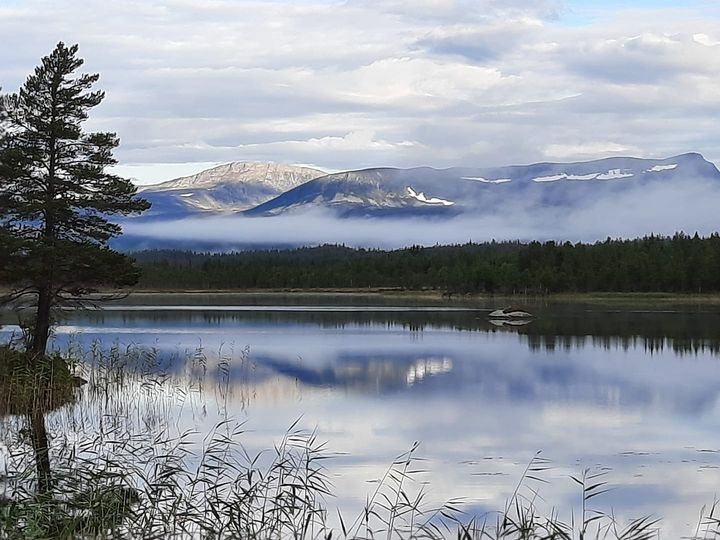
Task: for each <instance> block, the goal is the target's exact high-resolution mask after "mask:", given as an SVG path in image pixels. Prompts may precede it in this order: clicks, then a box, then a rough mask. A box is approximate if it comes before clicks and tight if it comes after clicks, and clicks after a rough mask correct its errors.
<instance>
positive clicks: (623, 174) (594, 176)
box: [532, 169, 635, 183]
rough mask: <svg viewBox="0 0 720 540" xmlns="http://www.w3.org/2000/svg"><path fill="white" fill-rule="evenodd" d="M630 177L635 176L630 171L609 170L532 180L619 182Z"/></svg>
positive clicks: (556, 175) (564, 174)
mask: <svg viewBox="0 0 720 540" xmlns="http://www.w3.org/2000/svg"><path fill="white" fill-rule="evenodd" d="M632 176H635V174H634V173H633V172H632V171H629V170H623V169H610V170H609V171H607V172H604V173H597V172H596V173H589V174H568V173H560V174H553V175H550V176H538V177H536V178H533V179H532V181H533V182H538V183H543V182H558V181H560V180H576V181H578V180H580V181H587V180H619V179H621V178H630V177H632Z"/></svg>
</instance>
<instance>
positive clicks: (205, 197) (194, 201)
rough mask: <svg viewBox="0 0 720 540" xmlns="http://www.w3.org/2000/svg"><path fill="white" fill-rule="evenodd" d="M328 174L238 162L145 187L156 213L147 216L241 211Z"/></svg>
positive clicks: (293, 167) (144, 194)
mask: <svg viewBox="0 0 720 540" xmlns="http://www.w3.org/2000/svg"><path fill="white" fill-rule="evenodd" d="M324 174H325V173H324V172H323V171H320V170H317V169H311V168H307V167H295V166H290V165H276V164H271V163H245V162H235V163H228V164H225V165H220V166H218V167H214V168H212V169H208V170H206V171H202V172H200V173H198V174H195V175H192V176H184V177H182V178H176V179H174V180H170V181H167V182H163V183H161V184H155V185H151V186H144V187H142V188H140V189H139V191H140V194H141V195H142V197H144V198H145V199H147V200H149V201H150V202H151V203H152V211H151V212H150V213H149V214H147V215H146V217H154V218H157V217H164V218H169V217H183V216H185V215H189V214H195V213H199V212H200V213H204V212H212V213H218V212H221V213H227V212H240V211H243V210H247V209H249V208H253V207H255V206H257V205H259V204H262V203H264V202H266V201H268V200H270V199H272V198H273V197H276V196H278V195H280V194H282V193H284V192H286V191H288V190H291V189H292V188H294V187H297V186H299V185H301V184H303V183H305V182H307V181H308V180H312V179H313V178H317V177H319V176H323V175H324Z"/></svg>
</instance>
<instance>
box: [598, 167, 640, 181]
mask: <svg viewBox="0 0 720 540" xmlns="http://www.w3.org/2000/svg"><path fill="white" fill-rule="evenodd" d="M633 176H635V174H634V173H633V172H631V171H626V170H622V169H611V170H609V171H608V172H606V173H603V174H599V175H598V177H597V179H598V180H620V179H622V178H631V177H633Z"/></svg>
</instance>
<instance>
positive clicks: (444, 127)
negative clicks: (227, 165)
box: [0, 0, 720, 175]
mask: <svg viewBox="0 0 720 540" xmlns="http://www.w3.org/2000/svg"><path fill="white" fill-rule="evenodd" d="M569 13H570V12H569V11H568V10H567V9H566V8H565V7H564V6H563V3H560V2H555V1H551V0H547V1H546V0H511V1H500V0H419V1H413V2H410V1H409V0H390V1H388V0H384V1H380V0H362V1H360V0H349V1H322V2H319V1H312V2H311V1H301V2H290V1H289V0H276V1H260V0H237V1H229V0H213V1H209V2H202V3H198V2H191V1H188V0H153V1H149V2H141V1H139V0H133V1H128V2H115V3H108V2H101V1H100V0H83V1H81V0H66V1H64V2H47V1H44V0H26V1H25V2H22V3H14V4H12V5H9V6H8V5H2V4H0V35H2V36H3V44H9V45H10V46H4V47H2V48H1V49H0V82H1V83H2V86H3V89H4V90H6V91H8V90H14V89H15V88H17V86H18V85H19V84H20V83H21V82H22V80H23V79H24V77H25V76H26V75H27V74H28V73H29V72H30V71H31V70H32V68H33V66H34V65H35V64H37V62H38V60H39V58H40V56H42V55H43V54H46V53H48V52H49V51H50V50H51V49H52V47H53V46H54V44H55V43H56V42H57V41H58V40H60V39H63V40H66V41H77V42H79V43H80V45H81V55H82V56H84V57H85V58H86V59H87V66H86V67H87V70H88V71H98V72H100V73H101V81H100V84H99V86H100V87H101V88H102V89H104V90H106V93H107V99H106V101H105V103H104V104H103V105H102V106H101V107H100V108H99V109H98V110H97V111H95V114H94V115H93V117H92V120H91V126H92V127H94V128H99V129H109V130H113V131H117V132H118V134H119V135H120V137H121V139H122V146H121V148H120V149H119V150H118V152H117V156H118V158H119V159H120V161H121V164H122V165H126V166H128V165H133V164H135V165H148V164H162V163H188V162H200V163H205V162H217V161H231V160H271V161H275V162H289V163H297V162H309V163H317V164H318V165H320V166H322V167H325V168H329V169H345V168H356V167H363V166H371V165H375V164H382V165H395V166H415V165H433V166H449V165H473V166H481V165H487V166H491V165H503V164H509V163H528V162H532V161H539V160H543V159H546V158H548V157H551V158H553V159H568V160H575V159H586V158H590V157H597V156H604V155H608V154H609V153H615V152H619V153H632V154H637V155H642V156H662V155H673V154H677V153H681V152H683V151H688V150H695V151H699V152H703V153H705V154H706V155H707V157H709V158H710V159H719V158H720V153H719V152H718V151H717V150H716V148H718V147H719V146H718V144H717V142H718V141H717V139H718V136H717V127H716V123H715V122H714V121H712V118H714V117H715V116H716V111H717V110H718V108H720V93H718V92H717V88H718V87H720V56H718V55H717V54H716V47H717V43H718V42H719V40H720V28H719V26H718V19H717V18H715V15H713V14H714V12H712V13H710V12H708V10H707V9H701V7H692V5H691V6H689V7H686V8H684V9H673V10H670V9H660V8H657V9H650V8H647V9H645V10H643V11H639V10H636V11H634V12H632V13H629V12H619V11H613V10H612V8H605V10H604V11H603V12H602V13H603V14H604V16H603V17H593V18H591V19H588V20H585V21H583V22H582V23H580V24H578V23H577V22H576V21H574V22H573V24H572V25H571V24H564V21H565V18H566V17H570V15H572V14H571V13H570V14H569ZM709 13H710V14H709ZM370 134H371V135H370ZM145 170H149V169H145ZM157 170H160V169H157V168H156V171H157ZM167 173H168V175H171V174H172V173H173V172H172V171H171V170H170V169H167Z"/></svg>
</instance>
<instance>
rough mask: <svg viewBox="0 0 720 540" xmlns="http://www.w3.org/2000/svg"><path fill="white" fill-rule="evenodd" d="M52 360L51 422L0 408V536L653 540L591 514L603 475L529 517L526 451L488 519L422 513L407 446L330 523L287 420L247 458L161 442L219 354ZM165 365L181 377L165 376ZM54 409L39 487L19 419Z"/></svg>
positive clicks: (714, 513) (308, 440)
mask: <svg viewBox="0 0 720 540" xmlns="http://www.w3.org/2000/svg"><path fill="white" fill-rule="evenodd" d="M2 354H6V355H9V354H15V352H13V351H9V350H7V349H6V350H5V352H4V353H0V361H2V358H3V357H2ZM65 356H66V358H68V360H67V364H66V365H67V366H69V368H70V369H71V370H72V372H73V374H74V376H75V377H81V378H82V379H83V380H85V381H87V384H85V385H84V386H83V387H82V388H74V389H73V390H72V396H70V397H68V396H65V400H66V403H65V404H63V405H61V406H60V408H59V409H58V408H57V407H54V408H56V410H55V412H52V413H50V412H49V411H50V409H51V408H53V407H49V406H48V405H47V402H45V401H42V400H40V401H33V402H32V403H31V404H29V405H28V406H27V408H26V409H23V410H19V409H10V408H7V409H5V411H6V413H7V414H6V415H5V416H4V417H3V419H2V422H0V423H1V424H2V428H3V429H2V434H3V437H2V440H3V441H4V443H5V452H4V455H3V456H2V458H3V459H2V461H3V470H2V477H1V478H0V489H1V490H2V491H1V493H2V495H0V539H3V540H5V539H7V540H10V539H12V540H15V539H41V538H43V539H44V538H65V539H71V538H72V539H75V538H108V539H110V538H113V539H119V538H123V539H125V538H127V539H134V538H142V539H146V538H147V539H152V538H158V539H159V538H177V539H185V538H202V539H208V540H210V539H218V540H219V539H230V538H243V539H257V540H274V539H284V538H290V539H297V540H314V539H324V540H331V539H335V538H345V539H350V538H353V539H354V538H364V539H381V538H382V539H386V540H393V539H404V538H417V539H421V538H422V539H441V538H457V539H459V540H476V539H477V540H483V539H487V540H501V539H507V540H510V539H512V540H515V539H518V540H520V539H528V540H540V539H548V540H549V539H566V540H590V539H596V540H600V539H615V540H649V539H654V538H660V531H661V522H660V521H659V520H658V519H657V518H653V517H642V518H639V519H636V520H633V521H630V522H627V523H621V522H619V520H618V519H616V518H615V516H614V515H613V514H608V513H603V512H601V511H599V510H596V509H595V507H594V503H595V502H596V500H597V498H598V497H599V496H601V495H602V494H603V493H604V492H605V491H606V490H607V489H608V484H607V477H606V476H605V475H604V474H598V473H593V472H591V471H583V472H582V473H581V474H580V475H578V476H575V477H571V478H570V479H568V481H570V482H573V483H576V484H577V488H578V491H579V493H580V495H581V506H580V507H579V508H577V509H575V511H574V512H572V513H571V514H570V515H569V516H560V515H559V514H558V513H557V512H554V511H551V512H550V513H549V514H547V513H543V511H542V510H541V509H540V508H539V505H538V504H537V502H538V500H539V497H540V492H541V489H542V484H543V483H544V482H546V481H547V480H546V478H545V476H546V474H545V473H546V471H548V469H549V468H550V463H549V462H548V461H547V460H546V459H545V458H544V457H543V456H542V455H540V454H538V455H536V456H535V457H534V458H533V459H532V460H531V461H530V463H529V464H528V466H527V468H526V469H525V471H524V472H523V474H522V475H521V477H520V478H519V479H518V483H517V487H516V489H515V490H514V492H513V493H512V495H511V496H510V497H509V498H508V500H507V503H506V505H505V507H504V508H502V509H500V510H499V511H498V512H495V513H490V514H484V515H468V514H466V513H465V510H466V507H467V505H466V504H465V503H466V502H467V501H465V500H463V499H455V500H450V501H447V502H445V503H444V504H440V505H437V504H432V503H431V502H430V496H429V495H431V493H432V492H431V489H432V488H431V487H427V486H426V485H425V484H424V483H423V482H422V481H421V479H422V476H423V472H424V471H423V469H422V463H423V461H422V459H421V458H420V457H419V456H418V453H419V444H417V443H416V444H415V445H413V447H412V448H410V449H409V450H408V451H407V452H404V453H402V454H401V455H399V456H398V457H397V458H396V459H395V460H394V461H393V462H392V463H390V464H389V466H388V468H387V470H386V471H385V473H384V475H383V476H382V477H381V478H379V479H378V480H377V482H376V484H375V486H374V488H373V489H372V490H371V491H370V492H369V493H368V494H367V497H366V499H365V503H364V505H363V506H362V508H359V509H358V510H357V512H356V513H355V514H354V515H347V514H343V513H341V512H340V511H339V510H337V509H333V508H334V504H333V502H334V498H335V495H336V492H335V488H334V486H333V484H332V481H331V479H332V475H331V473H330V469H331V467H332V459H333V457H334V455H333V454H332V452H331V451H330V450H329V449H328V448H327V447H326V445H325V443H324V442H323V441H322V440H320V439H319V438H318V435H317V433H316V432H313V431H307V430H303V429H301V428H300V427H299V422H296V423H295V424H293V425H292V426H291V427H290V428H289V429H288V431H287V432H286V433H285V434H284V436H283V437H282V438H281V439H280V440H279V442H277V443H276V444H274V445H273V446H272V448H270V449H268V450H266V451H263V452H259V453H252V452H250V451H248V450H247V449H246V448H245V447H244V446H243V440H244V434H245V427H244V424H243V423H238V422H235V421H233V420H231V419H229V418H228V419H226V420H223V421H221V422H219V423H218V424H217V425H215V427H214V429H213V430H212V431H211V432H210V433H208V434H205V435H204V436H201V438H200V439H199V444H198V438H197V437H198V434H196V433H193V432H182V433H179V434H175V433H173V430H172V429H171V424H170V422H168V419H167V416H168V415H167V412H168V410H169V408H170V406H171V404H172V403H173V402H176V401H177V400H181V401H182V400H187V399H190V396H193V395H195V396H202V395H203V393H206V392H209V391H212V392H214V393H215V394H216V396H219V397H220V401H221V402H222V401H223V400H225V401H227V397H228V394H229V392H230V391H231V390H230V387H229V384H228V381H229V354H223V353H222V352H221V354H219V355H218V356H217V360H216V362H214V363H212V364H213V365H210V364H211V363H210V362H209V361H208V358H207V356H206V355H205V352H204V351H203V350H202V349H201V348H200V349H198V350H196V351H191V352H190V353H189V354H188V357H187V358H186V359H184V360H187V362H185V364H182V363H180V364H177V363H175V362H170V363H169V364H168V363H167V362H166V361H165V359H163V358H161V357H160V356H159V355H158V353H157V351H155V350H153V349H139V348H132V347H130V348H120V347H118V346H114V347H110V348H109V349H105V348H103V347H101V346H100V345H99V344H96V345H94V346H93V347H91V348H90V349H89V350H82V349H80V348H77V347H71V348H70V350H69V351H67V353H66V355H65ZM241 356H242V359H241V360H240V367H239V369H248V370H250V369H252V363H251V362H250V360H249V357H248V355H247V352H246V351H245V352H243V353H242V354H241ZM70 359H72V360H70ZM171 365H173V366H177V365H184V367H183V368H182V370H180V371H178V370H177V369H174V368H173V369H171V367H170V366H171ZM208 374H212V377H209V376H208ZM24 376H25V377H26V375H24ZM23 380H25V383H23V384H28V381H29V380H32V381H33V382H32V384H34V385H36V386H37V388H35V389H34V390H33V392H35V391H40V394H41V395H44V394H43V392H46V391H50V392H52V391H53V389H57V388H58V386H57V381H55V380H54V379H52V378H51V379H47V377H46V378H44V379H43V378H37V379H27V378H25V379H23ZM70 380H73V381H77V380H78V379H72V378H71V379H70ZM13 385H14V386H13ZM12 388H15V389H16V390H17V388H18V385H17V384H16V383H15V382H10V385H9V384H8V381H7V380H5V381H4V382H3V383H2V384H0V389H2V390H3V394H2V396H3V399H4V400H12V399H13V398H14V394H13V392H15V391H13V390H12ZM26 391H27V389H23V392H26ZM58 391H59V390H58ZM64 391H65V392H67V389H65V390H64ZM35 394H37V392H35ZM35 394H33V395H35ZM89 403H93V404H95V405H98V404H100V408H99V409H97V408H96V409H94V410H100V411H102V413H101V418H100V419H97V418H96V419H92V418H86V417H85V416H84V415H83V414H82V413H83V411H84V410H89V409H87V407H88V404H89ZM140 404H142V405H140ZM54 405H58V404H57V403H54ZM84 407H85V409H83V408H84ZM65 409H74V410H75V411H76V412H77V410H78V409H79V410H80V413H81V414H79V415H77V414H75V415H74V416H72V418H73V421H72V422H69V421H65V422H64V423H62V425H61V426H60V429H50V430H48V431H49V433H50V435H49V436H46V437H45V440H46V447H45V451H46V453H47V455H48V456H49V457H50V462H51V470H50V474H49V478H48V479H46V481H45V484H44V485H43V483H42V482H41V478H40V476H39V475H40V472H39V468H38V467H37V460H38V456H39V454H38V452H41V451H42V450H43V448H42V445H38V444H37V441H39V440H42V437H38V434H37V433H34V431H37V430H45V429H46V425H45V419H43V423H42V426H39V425H38V424H37V422H36V421H33V418H37V412H38V411H40V412H41V413H45V412H48V413H49V414H48V422H49V421H50V419H51V418H55V417H57V415H62V414H63V412H64V411H65ZM65 412H66V411H65ZM131 416H134V419H133V420H132V421H131V420H130V417H131ZM41 418H42V415H41ZM68 418H70V417H69V416H68ZM78 418H79V419H80V420H78ZM85 421H86V422H87V425H82V422H85ZM137 426H141V427H142V429H137ZM718 511H719V510H718V508H717V506H716V505H715V504H713V505H712V506H711V507H709V508H708V509H703V512H702V513H701V517H700V520H699V522H698V525H697V528H696V530H695V531H692V532H691V533H690V534H689V536H688V537H689V538H695V539H710V538H717V537H719V536H720V515H718Z"/></svg>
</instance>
